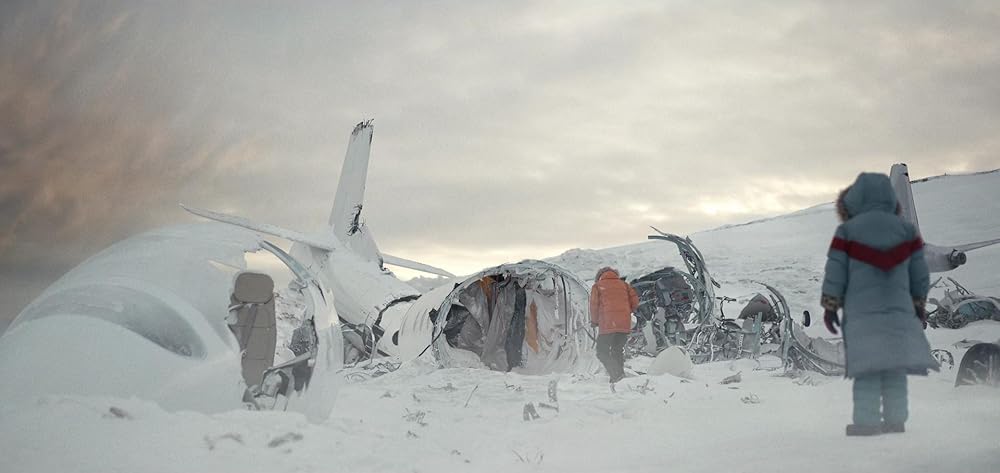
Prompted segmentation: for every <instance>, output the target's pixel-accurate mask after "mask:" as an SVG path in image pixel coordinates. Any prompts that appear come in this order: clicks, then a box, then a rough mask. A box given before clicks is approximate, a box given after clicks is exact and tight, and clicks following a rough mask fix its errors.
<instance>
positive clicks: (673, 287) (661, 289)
mask: <svg viewBox="0 0 1000 473" xmlns="http://www.w3.org/2000/svg"><path fill="white" fill-rule="evenodd" d="M653 230H654V231H655V232H656V234H655V235H650V236H649V237H648V238H649V239H651V240H662V241H668V242H671V243H674V244H675V245H676V246H677V249H678V251H679V253H680V256H681V259H682V260H683V261H684V265H685V267H686V270H687V271H683V270H681V269H678V268H674V267H670V266H668V267H664V268H662V269H659V270H657V271H654V272H652V273H649V274H646V275H643V276H640V277H638V278H635V279H633V280H631V281H630V283H631V284H632V286H633V287H634V288H635V289H636V292H637V293H638V294H639V308H638V309H637V310H636V315H637V323H636V327H635V329H634V330H633V331H632V333H631V334H630V336H629V339H628V342H627V344H626V354H627V355H630V356H636V355H639V354H647V355H656V354H657V353H659V352H660V351H662V350H665V349H667V348H669V347H672V346H679V347H681V348H683V349H684V350H685V351H686V352H687V354H688V355H689V356H690V357H691V361H692V362H694V363H707V362H712V361H721V360H733V359H737V358H757V357H759V356H760V355H763V354H772V355H775V356H778V357H780V358H781V359H782V361H783V364H784V367H785V369H787V370H791V369H795V370H809V371H815V372H819V373H822V374H825V375H840V374H843V373H844V363H843V359H844V353H843V348H842V347H841V345H840V344H839V343H832V342H830V341H827V340H824V339H822V338H812V337H809V336H808V335H806V334H805V332H804V331H803V329H802V326H801V325H800V324H799V323H798V322H796V321H794V320H793V319H792V317H791V312H790V311H789V308H788V302H787V301H786V299H785V297H784V296H783V295H782V294H781V292H779V291H778V289H776V288H775V287H774V286H771V285H769V284H766V283H763V282H758V281H754V282H755V283H756V284H759V285H760V286H761V292H759V293H757V294H755V295H754V296H753V297H751V298H750V299H749V301H748V302H747V304H746V305H745V306H744V307H743V308H742V310H741V311H740V313H739V314H738V315H737V316H736V317H735V318H728V317H727V316H726V313H725V309H724V308H725V304H726V303H727V302H735V301H736V299H733V298H731V297H725V296H722V297H717V296H716V295H715V289H716V288H720V287H721V286H720V285H719V283H718V282H717V281H715V280H714V279H712V277H711V275H710V274H709V272H708V268H707V267H706V265H705V259H704V257H703V256H702V254H701V252H700V251H699V250H698V248H697V247H695V245H694V242H692V241H691V239H690V238H687V237H680V236H677V235H673V234H670V233H664V232H662V231H660V230H658V229H656V228H653ZM716 305H718V307H719V315H718V316H716V315H715V307H716Z"/></svg>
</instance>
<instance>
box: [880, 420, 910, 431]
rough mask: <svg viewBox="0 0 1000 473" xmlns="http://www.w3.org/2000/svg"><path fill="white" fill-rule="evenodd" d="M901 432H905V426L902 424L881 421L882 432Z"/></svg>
mask: <svg viewBox="0 0 1000 473" xmlns="http://www.w3.org/2000/svg"><path fill="white" fill-rule="evenodd" d="M903 432H906V427H905V425H904V424H891V423H888V422H883V423H882V433H883V434H901V433H903Z"/></svg>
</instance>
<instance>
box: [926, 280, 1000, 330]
mask: <svg viewBox="0 0 1000 473" xmlns="http://www.w3.org/2000/svg"><path fill="white" fill-rule="evenodd" d="M934 288H943V289H944V296H943V297H941V298H940V299H937V298H931V299H929V300H928V302H929V303H930V305H931V306H934V308H933V309H932V310H929V311H928V314H927V324H928V325H930V326H931V327H934V328H939V327H940V328H952V329H955V328H962V327H964V326H966V325H967V324H969V323H970V322H975V321H978V320H996V321H1000V298H997V297H990V296H982V295H979V294H975V293H973V292H972V291H970V290H968V289H966V288H965V287H964V286H962V285H961V284H959V282H958V281H956V280H955V279H954V278H951V277H948V278H939V279H938V280H937V281H935V282H934V284H932V285H931V289H934Z"/></svg>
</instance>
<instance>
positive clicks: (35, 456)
mask: <svg viewBox="0 0 1000 473" xmlns="http://www.w3.org/2000/svg"><path fill="white" fill-rule="evenodd" d="M913 190H914V193H915V199H916V204H917V208H918V211H919V215H920V222H921V226H922V230H923V234H924V237H925V239H926V240H928V241H931V242H934V243H938V244H951V243H963V242H969V241H977V240H983V239H987V238H991V237H997V236H1000V172H991V173H981V174H977V175H967V176H946V177H940V178H935V179H930V180H927V181H926V182H920V183H917V184H915V185H914V187H913ZM836 224H837V222H836V218H835V216H834V213H833V209H832V205H831V204H825V205H820V206H816V207H812V208H809V209H805V210H802V211H799V212H795V213H792V214H789V215H783V216H780V217H775V218H771V219H766V220H761V221H757V222H752V223H748V224H742V225H732V226H728V227H725V228H719V229H715V230H710V231H705V232H700V233H696V234H694V235H692V239H693V240H694V242H695V243H696V244H697V245H698V247H699V248H700V249H701V251H702V253H703V254H704V255H705V257H706V260H707V263H708V266H709V270H710V271H711V273H712V275H713V276H714V277H715V278H716V279H717V280H718V281H719V282H720V283H721V285H722V288H721V289H719V291H718V293H719V294H724V295H730V296H735V297H737V298H745V297H748V296H749V295H751V294H752V293H754V292H756V291H757V290H758V289H757V286H755V284H754V283H752V282H751V281H753V280H759V281H763V282H767V283H769V284H771V285H774V286H776V287H777V288H778V289H779V290H781V291H782V292H783V293H784V294H785V295H786V297H787V298H788V299H789V303H790V305H791V309H792V311H793V313H800V312H801V311H802V310H805V309H808V310H811V311H818V298H819V292H818V291H819V284H820V283H819V280H820V278H821V276H822V270H823V263H824V261H825V252H826V248H827V246H828V244H829V241H830V237H831V236H832V233H833V229H834V227H835V226H836ZM663 230H665V231H669V230H670V229H669V228H664V229H663ZM643 237H644V236H643V235H637V236H636V239H637V240H638V239H641V238H643ZM551 261H554V262H557V263H559V264H561V265H564V266H566V267H568V268H570V269H571V270H573V271H574V272H576V273H577V274H578V275H580V277H581V278H584V279H590V278H592V277H593V273H594V271H595V270H596V269H597V268H598V267H600V266H603V265H612V266H616V267H618V268H620V269H621V270H622V272H623V273H624V274H626V275H629V276H638V275H640V274H644V273H646V272H650V271H653V270H655V269H659V268H661V267H662V266H664V265H668V264H674V265H677V264H680V259H679V257H678V256H677V251H676V248H675V247H674V246H673V245H672V244H669V243H666V242H660V241H655V242H654V241H650V242H642V243H637V244H634V245H628V246H623V247H617V248H610V249H605V250H583V249H577V250H571V251H568V252H566V253H564V254H562V255H559V256H557V257H554V258H552V259H551ZM948 275H949V276H952V277H954V278H955V279H957V280H958V281H960V282H961V283H963V284H964V285H966V286H967V287H969V288H970V289H973V290H975V291H978V292H981V293H983V294H988V295H1000V248H987V249H983V250H978V251H974V252H972V253H970V254H969V262H968V264H967V265H966V266H964V267H962V268H960V269H958V270H956V271H953V272H951V273H949V274H948ZM727 309H728V307H727ZM733 309H736V307H733ZM810 330H812V334H813V335H821V334H822V328H821V327H816V326H814V327H812V328H811V329H810ZM927 334H928V338H929V339H930V340H931V343H932V345H934V347H935V348H945V349H949V350H951V351H953V352H954V353H955V355H956V361H958V359H959V357H960V356H961V353H962V350H961V349H958V348H955V346H954V343H955V342H957V341H959V340H963V339H977V340H990V341H992V340H997V339H1000V323H995V322H979V323H974V324H970V325H969V326H967V327H965V328H963V329H960V330H944V329H939V330H929V331H928V332H927ZM648 361H649V360H648V359H636V360H633V361H631V362H630V364H631V367H632V368H633V369H636V370H640V371H642V369H643V368H644V367H645V365H646V364H647V363H648ZM384 366H386V365H384V364H379V365H376V366H371V367H367V368H365V367H359V368H354V369H349V370H345V371H344V373H343V374H344V380H343V383H344V384H343V388H342V389H341V391H340V393H339V396H338V399H337V402H336V406H335V409H334V411H333V414H332V416H331V418H330V419H329V420H328V421H327V422H325V423H322V424H310V423H308V422H306V420H305V418H304V417H303V416H301V415H298V414H292V413H280V412H230V413H224V414H218V415H204V414H198V413H191V412H176V413H171V412H166V411H164V410H163V409H162V408H161V407H159V406H157V405H155V404H152V403H150V402H147V401H143V400H138V399H112V398H85V397H57V398H52V397H50V398H45V399H38V400H35V401H33V402H31V403H28V404H8V403H0V452H2V455H0V465H2V467H0V471H12V472H14V471H16V472H51V471H102V472H103V471H128V472H147V471H153V472H160V471H162V472H175V471H184V472H195V471H198V472H200V471H206V472H224V471H233V472H257V471H259V472H285V471H288V472H293V471H294V472H310V471H316V472H321V471H407V472H410V471H423V472H435V473H440V472H447V471H456V472H457V471H462V472H465V471H512V472H518V471H566V472H570V471H572V472H588V471H594V472H608V471H630V472H636V471H657V472H659V471H677V472H738V471H808V472H837V473H842V472H845V471H880V472H913V471H926V472H934V473H938V472H942V471H948V472H966V471H967V472H976V473H982V472H987V471H1000V408H998V406H1000V389H993V388H987V387H965V388H961V389H955V388H953V383H954V377H955V372H954V371H953V370H949V369H948V368H945V369H944V370H942V371H941V372H940V373H932V374H931V375H930V376H928V377H925V378H910V411H911V420H910V421H909V422H908V423H907V433H905V434H902V435H898V434H896V435H885V436H881V437H877V438H846V437H845V436H844V433H843V426H844V425H845V424H847V423H848V422H849V421H850V412H851V384H850V383H849V382H847V381H845V380H842V379H839V378H828V377H823V376H819V375H808V376H800V377H795V378H792V377H786V376H783V374H782V371H781V370H780V369H779V367H780V360H778V359H776V358H773V357H767V356H765V357H763V358H762V359H761V360H760V361H759V362H753V361H749V360H741V361H737V362H719V363H711V364H705V365H698V366H696V368H695V372H694V376H695V379H694V380H693V381H686V380H681V379H679V378H675V377H672V376H669V375H664V376H646V375H638V376H633V377H629V378H627V379H626V380H625V381H623V382H622V383H620V384H619V385H618V389H617V392H611V390H610V389H609V388H608V384H607V378H606V376H605V375H603V373H599V372H598V373H595V374H585V375H579V374H577V375H561V376H544V377H531V376H521V375H517V374H513V373H506V374H505V373H497V372H489V371H483V370H471V369H449V370H439V369H435V368H434V367H433V364H432V363H431V362H430V361H429V360H426V359H420V360H415V361H411V362H407V363H404V364H403V366H402V367H400V368H399V369H398V370H396V371H394V372H391V373H388V374H382V373H383V372H384V370H380V369H379V368H380V367H384ZM737 372H739V373H741V377H742V381H741V382H740V383H736V384H727V385H722V384H720V383H719V382H720V381H721V380H722V379H723V378H724V377H726V376H730V375H732V374H735V373H737ZM38 376H45V374H44V373H39V374H38ZM552 382H555V383H556V399H555V400H553V399H551V398H550V396H549V393H548V389H549V386H550V383H552ZM528 403H531V406H532V407H533V408H534V409H535V410H536V411H537V414H538V416H539V418H538V419H535V420H531V421H525V420H524V413H525V405H526V404H528Z"/></svg>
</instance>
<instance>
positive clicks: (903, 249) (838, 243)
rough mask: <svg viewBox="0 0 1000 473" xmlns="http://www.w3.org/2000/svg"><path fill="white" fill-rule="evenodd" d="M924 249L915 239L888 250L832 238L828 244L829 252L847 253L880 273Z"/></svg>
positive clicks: (918, 239)
mask: <svg viewBox="0 0 1000 473" xmlns="http://www.w3.org/2000/svg"><path fill="white" fill-rule="evenodd" d="M923 247H924V241H923V240H922V239H921V238H920V237H917V238H915V239H913V240H910V241H904V242H903V243H900V244H898V245H896V246H894V247H892V248H890V249H888V250H879V249H877V248H872V247H870V246H868V245H866V244H864V243H859V242H856V241H850V240H845V239H843V238H837V237H834V238H833V241H832V242H831V243H830V249H831V250H839V251H843V252H844V253H847V256H848V257H850V258H854V259H856V260H858V261H861V262H862V263H868V264H870V265H872V266H874V267H876V268H878V269H881V270H882V271H889V270H890V269H892V268H895V267H896V266H898V265H899V264H900V263H902V262H903V261H906V259H907V258H909V257H910V256H911V255H913V253H916V252H917V251H919V250H920V249H921V248H923Z"/></svg>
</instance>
